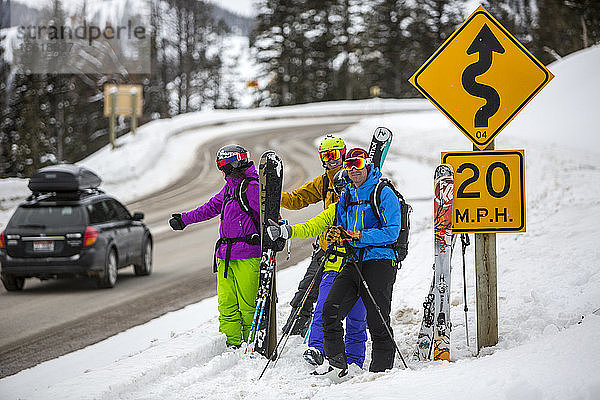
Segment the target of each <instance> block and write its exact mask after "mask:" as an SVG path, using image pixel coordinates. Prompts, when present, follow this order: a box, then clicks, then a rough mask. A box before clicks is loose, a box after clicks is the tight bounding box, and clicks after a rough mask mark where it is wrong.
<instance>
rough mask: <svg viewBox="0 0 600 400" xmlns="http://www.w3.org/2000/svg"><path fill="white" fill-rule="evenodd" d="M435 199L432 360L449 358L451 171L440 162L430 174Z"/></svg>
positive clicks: (452, 197) (450, 168)
mask: <svg viewBox="0 0 600 400" xmlns="http://www.w3.org/2000/svg"><path fill="white" fill-rule="evenodd" d="M434 187H435V198H434V203H433V215H434V240H435V246H434V247H435V257H434V264H435V272H434V285H433V295H434V296H435V310H434V318H435V321H434V330H433V359H434V360H447V361H450V330H451V328H452V324H451V322H450V259H451V256H452V213H453V199H454V171H453V170H452V167H451V166H450V165H448V164H441V165H439V166H438V167H437V168H436V170H435V175H434Z"/></svg>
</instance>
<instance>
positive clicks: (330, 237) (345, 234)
mask: <svg viewBox="0 0 600 400" xmlns="http://www.w3.org/2000/svg"><path fill="white" fill-rule="evenodd" d="M325 240H327V241H328V242H329V243H331V242H335V243H338V244H340V245H341V244H343V243H344V242H352V241H359V240H360V231H346V230H344V228H342V227H341V226H331V227H329V229H328V230H327V233H326V234H325Z"/></svg>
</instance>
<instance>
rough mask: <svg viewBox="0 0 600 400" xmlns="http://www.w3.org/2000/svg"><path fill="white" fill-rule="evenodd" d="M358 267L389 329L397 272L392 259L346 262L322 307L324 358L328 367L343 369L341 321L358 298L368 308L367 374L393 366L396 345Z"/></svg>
mask: <svg viewBox="0 0 600 400" xmlns="http://www.w3.org/2000/svg"><path fill="white" fill-rule="evenodd" d="M359 265H360V268H361V272H362V275H363V277H364V278H365V281H366V282H367V285H369V289H370V291H371V294H372V295H373V298H374V300H375V302H376V303H377V305H379V308H380V309H381V314H382V315H383V318H384V319H385V323H386V324H387V325H388V326H389V324H390V310H391V303H392V289H393V286H394V282H395V281H396V271H397V269H396V263H395V262H394V261H393V260H366V261H363V262H362V263H361V264H353V263H347V264H346V265H344V267H343V269H342V271H341V272H340V274H339V275H338V276H337V278H336V279H335V281H334V282H333V285H332V286H331V290H330V291H329V295H328V296H327V300H325V303H324V304H323V339H324V350H325V356H326V357H327V359H328V360H329V362H330V364H331V365H334V366H336V367H338V368H345V367H346V365H347V362H346V357H345V355H346V349H345V347H344V329H343V327H342V320H343V319H344V318H346V315H348V312H350V310H351V309H352V307H353V306H354V303H356V301H357V300H358V298H359V297H360V298H362V301H363V303H364V305H365V308H366V309H367V327H368V329H369V333H370V335H371V341H372V351H371V365H370V366H369V371H371V372H380V371H385V370H386V369H391V368H392V367H393V366H394V357H395V345H394V341H393V338H392V337H390V335H389V334H388V331H387V329H386V326H385V325H384V324H383V321H382V320H381V317H380V316H379V313H378V312H377V308H376V306H375V305H374V304H373V300H371V298H370V297H369V295H368V294H367V291H366V289H365V286H364V285H363V283H362V281H361V279H360V276H359V274H358V272H357V270H356V269H357V267H358V266H359ZM390 332H391V329H390ZM340 361H341V362H340ZM344 364H346V365H344Z"/></svg>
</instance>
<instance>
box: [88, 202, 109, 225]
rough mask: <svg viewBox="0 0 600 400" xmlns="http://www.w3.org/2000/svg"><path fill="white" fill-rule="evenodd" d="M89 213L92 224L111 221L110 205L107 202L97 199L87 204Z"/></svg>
mask: <svg viewBox="0 0 600 400" xmlns="http://www.w3.org/2000/svg"><path fill="white" fill-rule="evenodd" d="M87 210H88V215H89V217H90V224H91V225H95V224H102V223H104V222H108V221H110V218H109V213H108V207H107V205H106V202H105V201H104V200H103V201H97V202H95V203H92V204H88V205H87Z"/></svg>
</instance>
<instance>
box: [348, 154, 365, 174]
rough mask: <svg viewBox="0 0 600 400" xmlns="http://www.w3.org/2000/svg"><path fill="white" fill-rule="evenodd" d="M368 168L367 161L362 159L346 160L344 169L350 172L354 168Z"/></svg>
mask: <svg viewBox="0 0 600 400" xmlns="http://www.w3.org/2000/svg"><path fill="white" fill-rule="evenodd" d="M366 166H367V159H366V158H362V157H355V158H346V161H344V168H346V169H347V170H348V171H350V170H351V169H352V168H356V169H363V168H364V167H366Z"/></svg>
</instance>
